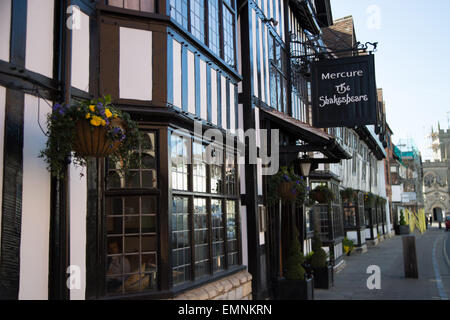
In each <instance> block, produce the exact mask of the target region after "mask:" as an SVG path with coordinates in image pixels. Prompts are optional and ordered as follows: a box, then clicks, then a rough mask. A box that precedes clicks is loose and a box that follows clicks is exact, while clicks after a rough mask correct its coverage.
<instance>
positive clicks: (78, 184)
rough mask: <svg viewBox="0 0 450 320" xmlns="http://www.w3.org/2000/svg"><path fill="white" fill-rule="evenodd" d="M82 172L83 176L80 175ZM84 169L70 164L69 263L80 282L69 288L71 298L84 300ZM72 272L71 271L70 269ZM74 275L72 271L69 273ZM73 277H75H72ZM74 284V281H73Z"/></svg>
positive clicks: (85, 185)
mask: <svg viewBox="0 0 450 320" xmlns="http://www.w3.org/2000/svg"><path fill="white" fill-rule="evenodd" d="M81 172H83V173H84V176H83V177H80V173H81ZM86 183H87V182H86V170H85V169H83V168H80V167H75V166H74V165H71V166H70V186H69V190H70V191H69V192H70V199H69V203H70V265H72V266H76V267H77V270H79V271H80V273H79V276H80V278H79V279H80V282H79V283H78V284H79V287H77V285H78V284H76V285H74V286H73V287H72V288H71V290H70V299H71V300H84V299H85V291H86V206H87V184H86ZM72 272H73V271H72ZM76 272H77V271H76ZM71 275H72V276H75V274H74V273H72V274H71ZM74 279H75V277H74ZM73 284H75V283H73Z"/></svg>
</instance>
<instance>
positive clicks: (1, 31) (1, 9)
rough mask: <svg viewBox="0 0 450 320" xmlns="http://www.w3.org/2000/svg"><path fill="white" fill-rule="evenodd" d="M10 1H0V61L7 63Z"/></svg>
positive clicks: (9, 34)
mask: <svg viewBox="0 0 450 320" xmlns="http://www.w3.org/2000/svg"><path fill="white" fill-rule="evenodd" d="M10 39H11V0H1V1H0V60H5V61H9V48H10Z"/></svg>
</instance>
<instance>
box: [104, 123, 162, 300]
mask: <svg viewBox="0 0 450 320" xmlns="http://www.w3.org/2000/svg"><path fill="white" fill-rule="evenodd" d="M156 137H157V134H156V132H145V133H144V139H143V141H142V143H141V145H140V146H139V149H138V150H135V151H134V152H139V153H140V154H141V160H140V161H141V164H140V168H139V169H133V168H131V169H130V172H127V173H126V174H124V173H123V172H122V170H119V168H120V164H117V163H114V162H112V161H111V160H108V161H107V167H106V170H107V172H108V176H107V179H106V192H105V214H104V216H103V220H102V223H103V224H104V230H105V242H106V243H105V246H106V253H105V260H104V261H105V264H104V267H105V269H104V274H105V286H104V287H105V292H106V294H107V295H120V294H126V293H131V292H141V291H148V290H157V289H158V288H157V280H158V245H157V243H158V241H157V239H158V228H157V225H158V224H157V221H158V212H159V209H158V205H159V203H158V197H157V196H156V195H155V193H156V192H157V190H156V188H157V187H158V181H157V161H156V158H155V156H156V152H157V144H156Z"/></svg>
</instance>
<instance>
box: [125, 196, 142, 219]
mask: <svg viewBox="0 0 450 320" xmlns="http://www.w3.org/2000/svg"><path fill="white" fill-rule="evenodd" d="M125 214H132V215H133V214H139V197H126V198H125Z"/></svg>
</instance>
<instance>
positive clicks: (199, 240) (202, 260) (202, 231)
mask: <svg viewBox="0 0 450 320" xmlns="http://www.w3.org/2000/svg"><path fill="white" fill-rule="evenodd" d="M194 235H195V237H194V238H195V274H196V276H198V277H202V276H204V275H207V274H209V270H208V266H209V237H208V235H209V232H208V213H207V208H206V199H202V198H194Z"/></svg>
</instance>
